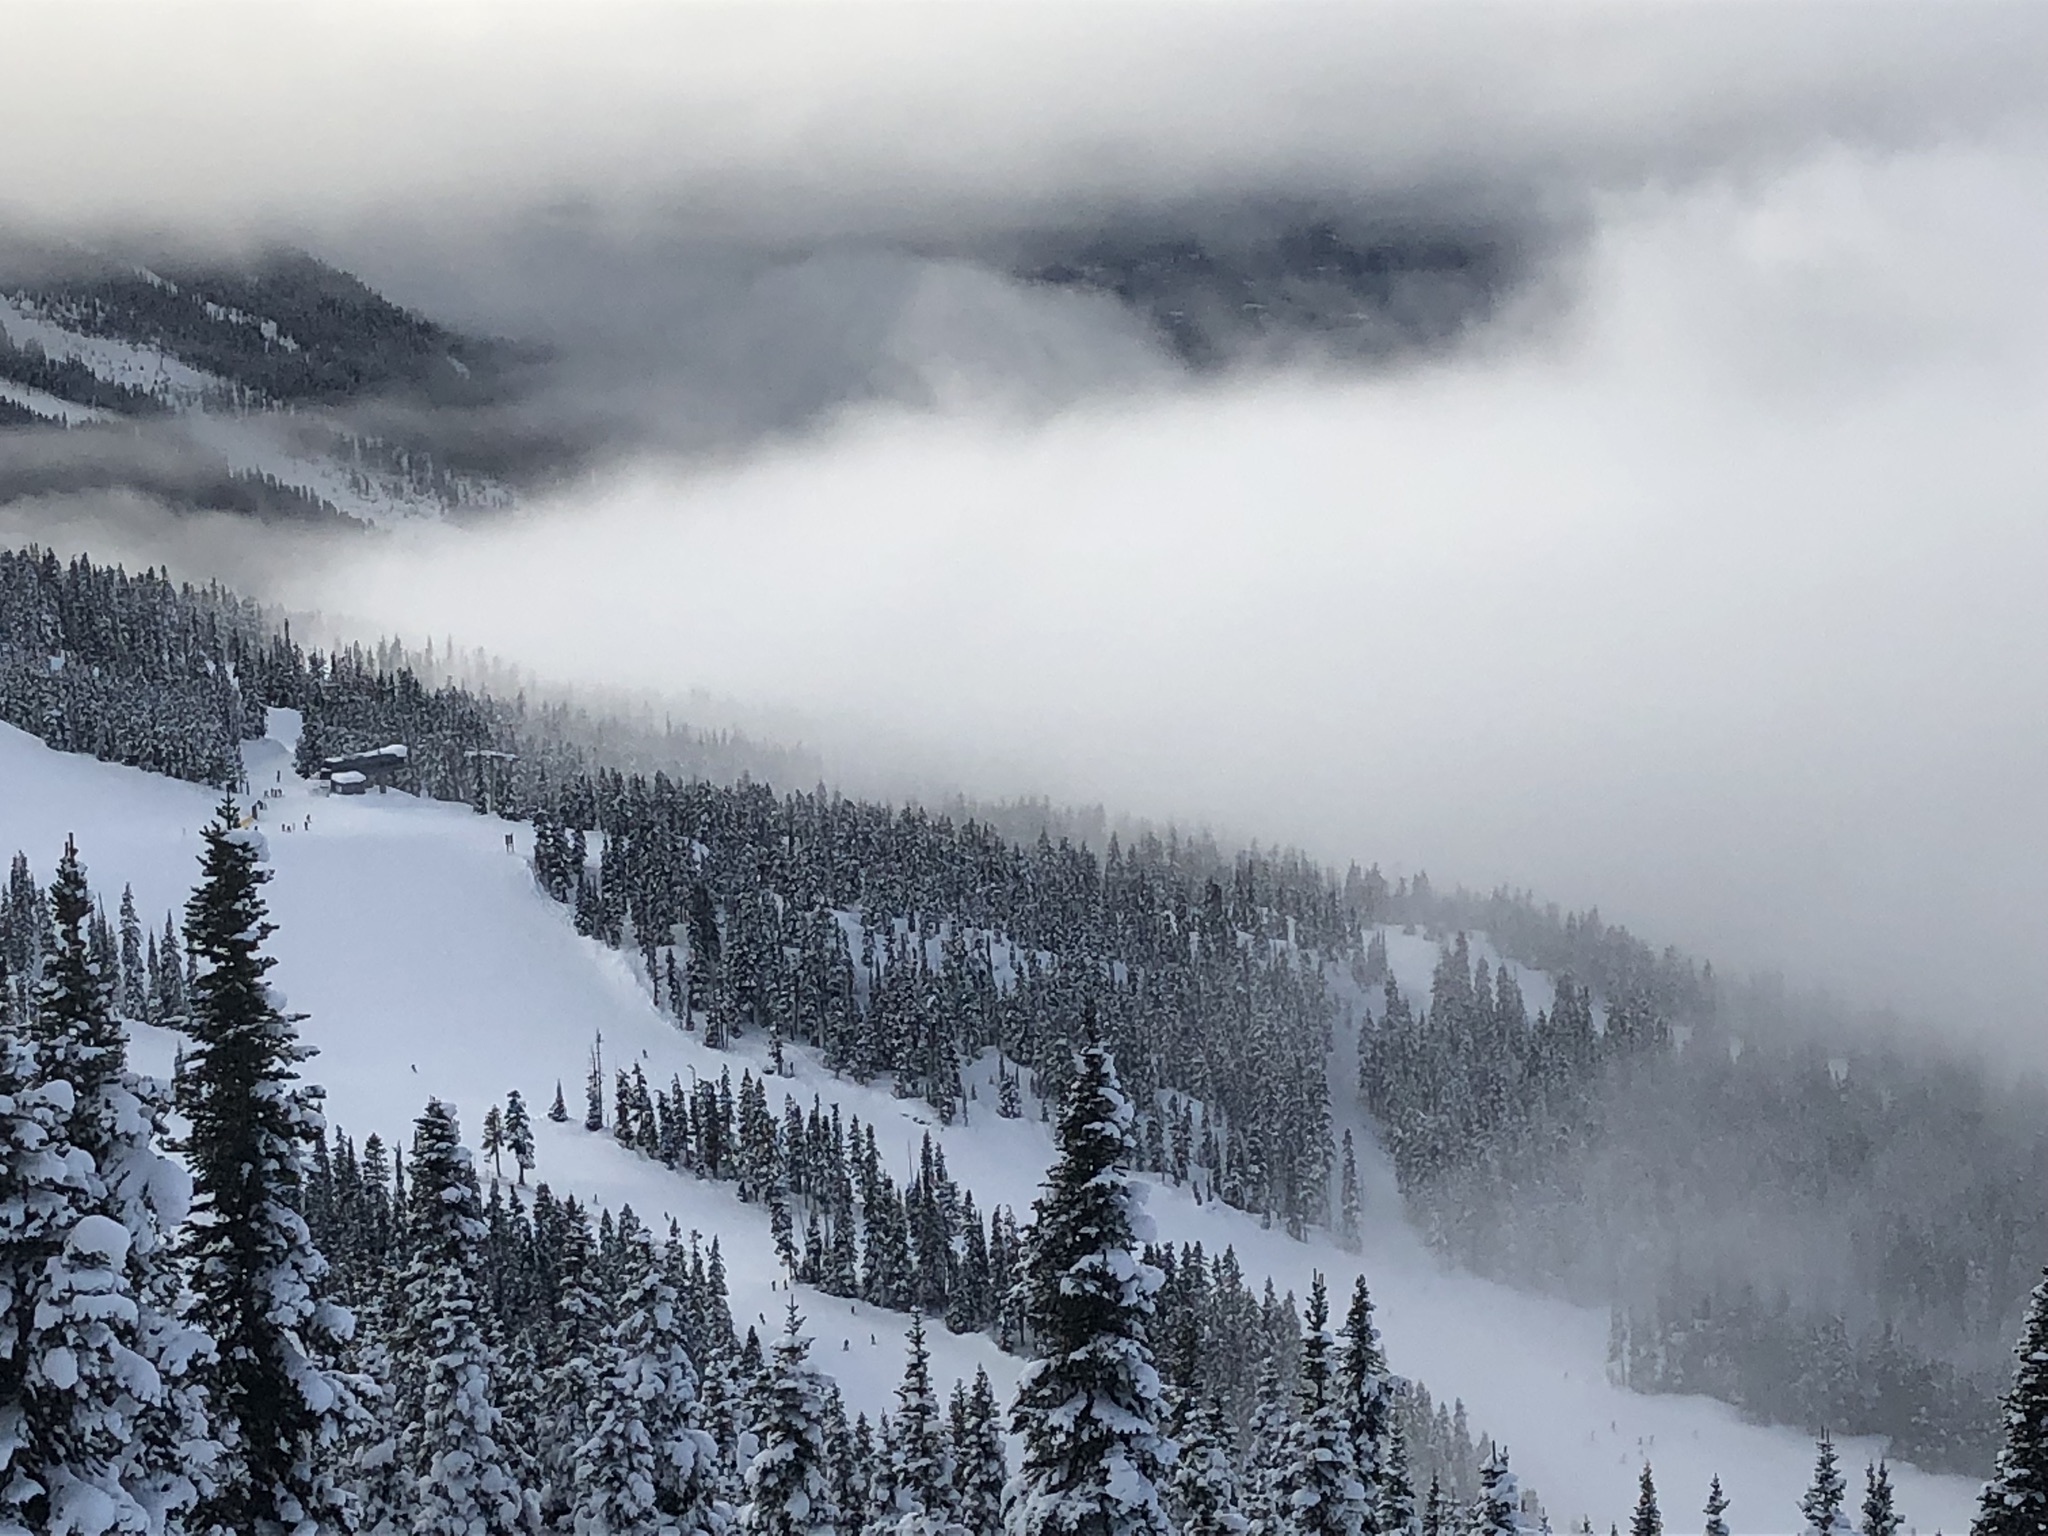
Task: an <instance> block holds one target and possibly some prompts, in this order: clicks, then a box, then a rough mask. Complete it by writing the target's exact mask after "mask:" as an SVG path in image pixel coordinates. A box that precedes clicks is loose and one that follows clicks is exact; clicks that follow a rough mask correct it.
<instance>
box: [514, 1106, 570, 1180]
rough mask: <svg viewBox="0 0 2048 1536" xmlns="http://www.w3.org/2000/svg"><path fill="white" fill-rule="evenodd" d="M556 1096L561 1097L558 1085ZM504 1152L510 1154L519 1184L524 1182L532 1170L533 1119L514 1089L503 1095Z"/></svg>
mask: <svg viewBox="0 0 2048 1536" xmlns="http://www.w3.org/2000/svg"><path fill="white" fill-rule="evenodd" d="M555 1093H556V1096H557V1097H558V1098H559V1097H560V1095H561V1088H560V1085H557V1086H556V1089H555ZM505 1150H506V1151H508V1152H510V1153H511V1154H512V1162H513V1164H514V1166H515V1167H517V1168H518V1170H519V1182H520V1183H521V1184H524V1183H525V1182H526V1175H527V1173H528V1172H529V1171H530V1170H531V1169H532V1168H533V1117H532V1116H531V1115H530V1114H528V1113H527V1109H526V1100H525V1099H524V1098H522V1097H520V1093H519V1090H518V1089H517V1088H514V1089H513V1090H512V1091H511V1092H510V1093H508V1094H506V1095H505Z"/></svg>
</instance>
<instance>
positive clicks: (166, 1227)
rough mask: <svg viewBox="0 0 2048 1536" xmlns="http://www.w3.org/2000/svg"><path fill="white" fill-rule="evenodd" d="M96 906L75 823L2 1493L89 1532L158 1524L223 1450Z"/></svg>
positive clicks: (48, 1006) (176, 1175) (60, 918)
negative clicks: (216, 1442)
mask: <svg viewBox="0 0 2048 1536" xmlns="http://www.w3.org/2000/svg"><path fill="white" fill-rule="evenodd" d="M130 907H131V911H130V915H131V916H132V903H131V904H130ZM92 915H93V903H92V898H91V893H90V891H89V890H88V888H87V885H86V879H85V871H84V867H83V865H82V864H81V863H80V861H79V858H78V851H77V848H76V846H75V845H74V844H72V843H71V842H69V841H68V840H67V842H66V844H65V849H64V856H63V859H62V861H61V863H60V864H59V866H58V871H57V879H56V882H55V883H54V884H53V885H52V887H51V890H50V900H49V916H50V928H49V931H48V934H47V936H46V938H45V940H44V947H45V949H46V953H45V954H44V956H43V958H42V962H41V971H42V976H41V983H40V985H39V987H38V988H37V992H36V998H35V1035H36V1049H35V1052H34V1068H33V1070H34V1072H35V1075H36V1076H37V1078H38V1079H39V1080H40V1081H39V1083H38V1085H37V1086H36V1087H34V1088H33V1089H28V1090H27V1092H26V1094H25V1095H24V1096H21V1097H19V1098H18V1099H17V1105H18V1107H28V1106H29V1105H31V1104H33V1105H36V1106H38V1107H39V1111H40V1112H39V1113H38V1114H37V1115H36V1116H35V1118H36V1119H37V1120H38V1122H39V1125H38V1135H37V1136H36V1138H35V1139H36V1140H38V1141H39V1142H40V1147H39V1148H38V1149H37V1151H36V1152H34V1153H33V1154H31V1158H30V1164H29V1166H39V1168H40V1176H39V1182H40V1189H37V1188H34V1187H31V1185H30V1184H29V1183H27V1182H25V1183H24V1185H23V1187H22V1189H21V1197H22V1200H23V1202H24V1203H23V1207H22V1209H23V1210H24V1212H26V1211H28V1210H38V1211H39V1212H40V1217H39V1220H38V1222H37V1225H38V1226H39V1228H40V1237H41V1241H40V1242H38V1243H36V1244H35V1246H34V1249H33V1254H32V1256H30V1255H24V1257H27V1258H28V1262H27V1263H26V1264H25V1265H24V1266H22V1267H21V1268H19V1269H16V1270H15V1271H14V1273H13V1275H12V1276H11V1277H10V1278H11V1283H10V1284H9V1286H8V1288H9V1289H10V1290H11V1291H12V1292H13V1294H14V1297H15V1299H16V1301H17V1303H18V1312H17V1315H18V1318H19V1324H20V1328H21V1334H20V1338H21V1341H22V1344H23V1345H24V1346H25V1347H23V1348H22V1350H21V1353H20V1355H19V1365H20V1375H19V1376H18V1378H16V1382H17V1384H16V1385H15V1387H14V1391H13V1392H10V1393H9V1394H8V1396H7V1398H5V1399H0V1401H10V1402H14V1403H17V1404H18V1408H19V1412H20V1414H21V1416H22V1424H23V1434H24V1439H25V1441H26V1444H25V1445H24V1446H23V1447H22V1449H23V1451H25V1452H26V1456H25V1457H24V1456H20V1455H18V1456H17V1457H16V1458H15V1472H16V1473H17V1474H19V1475H17V1476H15V1477H12V1478H10V1479H9V1480H8V1484H7V1492H6V1494H5V1495H4V1496H0V1506H4V1505H8V1504H11V1505H14V1506H16V1508H17V1509H18V1510H19V1511H20V1512H21V1513H23V1514H25V1515H26V1516H27V1518H28V1520H29V1523H31V1524H33V1525H37V1526H39V1527H41V1528H43V1529H48V1530H52V1531H58V1530H61V1531H66V1532H75V1533H78V1536H100V1533H102V1532H116V1531H120V1532H126V1531H141V1530H156V1529H160V1528H161V1527H162V1525H163V1523H164V1521H165V1520H166V1519H172V1518H176V1517H178V1516H180V1515H181V1514H182V1513H183V1512H184V1511H185V1510H186V1509H188V1508H189V1507H190V1506H191V1504H192V1503H193V1501H194V1499H195V1498H196V1497H197V1496H198V1494H199V1492H200V1487H201V1484H202V1482H203V1480H204V1479H205V1477H206V1476H207V1473H208V1471H209V1469H210V1467H211V1466H212V1464H213V1461H214V1446H213V1444H212V1442H211V1440H210V1438H209V1435H208V1427H207V1423H206V1417H205V1414H204V1411H203V1407H202V1404H201V1400H200V1398H199V1395H198V1393H197V1391H196V1390H195V1388H194V1384H193V1382H192V1379H191V1367H192V1365H193V1363H194V1361H195V1360H196V1359H199V1358H201V1357H203V1356H204V1354H205V1352H206V1350H207V1347H208V1340H207V1339H206V1337H205V1335H204V1334H203V1333H202V1332H199V1331H198V1330H195V1329H192V1328H190V1327H187V1326H185V1325H184V1324H183V1323H182V1322H181V1321H180V1320H179V1318H178V1316H177V1308H178V1300H179V1278H178V1273H177V1270H176V1267H175V1266H174V1265H173V1264H172V1262H171V1259H170V1255H169V1251H168V1247H169V1237H170V1233H171V1232H172V1231H173V1230H174V1229H175V1227H176V1226H177V1224H178V1222H179V1221H180V1220H181V1219H182V1218H183V1216H184V1215H185V1211H186V1207H187V1204H188V1201H189V1196H190V1182H189V1180H188V1179H187V1177H186V1175H185V1173H184V1170H183V1169H181V1168H180V1167H178V1166H177V1165H176V1164H175V1163H173V1162H171V1161H170V1159H168V1158H166V1157H165V1156H164V1155H163V1154H162V1153H160V1152H159V1151H158V1150H157V1147H156V1142H157V1139H158V1137H159V1135H160V1134H161V1130H162V1125H163V1117H164V1113H165V1109H166V1103H167V1099H168V1095H167V1094H166V1093H165V1091H164V1090H163V1088H162V1086H161V1085H160V1084H158V1083H156V1082H155V1081H154V1080H153V1079H149V1078H145V1077H141V1076H139V1075H137V1074H136V1073H134V1072H132V1071H131V1070H129V1067H128V1063H127V1057H126V1037H125V1032H124V1030H123V1027H122V1025H121V1024H120V1022H119V1021H118V1019H117V1018H116V1017H115V1014H114V1009H115V993H116V985H117V979H118V978H117V974H116V973H117V971H118V969H119V967H118V962H117V960H116V959H115V956H114V953H113V945H112V943H111V942H110V940H109V939H108V938H107V937H106V936H102V938H101V940H100V941H99V942H97V943H95V942H94V941H93V939H92V937H91V929H90V927H89V924H90V922H91V919H92ZM138 938H139V930H138ZM25 1065H26V1061H25V1060H23V1061H17V1064H16V1068H15V1070H17V1071H19V1070H20V1069H21V1068H22V1067H23V1066H25ZM23 1086H24V1087H26V1084H25V1083H24V1084H23ZM23 1171H24V1172H26V1171H28V1167H24V1169H23ZM9 1267H10V1269H12V1268H13V1266H9ZM17 1393H18V1396H16V1395H15V1394H17ZM31 1464H33V1470H31Z"/></svg>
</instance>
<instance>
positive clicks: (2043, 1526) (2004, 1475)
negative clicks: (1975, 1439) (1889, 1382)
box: [1970, 1273, 2048, 1536]
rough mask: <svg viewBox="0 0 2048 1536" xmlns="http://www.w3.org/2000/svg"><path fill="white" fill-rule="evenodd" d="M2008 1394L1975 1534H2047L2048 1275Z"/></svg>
mask: <svg viewBox="0 0 2048 1536" xmlns="http://www.w3.org/2000/svg"><path fill="white" fill-rule="evenodd" d="M2015 1353H2016V1354H2017V1355H2018V1356H2019V1365H2018V1367H2017V1368H2016V1369H2015V1370H2014V1372H2013V1378H2012V1388H2011V1390H2010V1391H2008V1392H2007V1393H2006V1395H2005V1443H2004V1444H2003V1445H2002V1446H2001V1447H2000V1448H1999V1452H1998V1465H1997V1467H1996V1469H1995V1470H1994V1471H1993V1472H1992V1475H1991V1481H1990V1482H1988V1483H1986V1484H1985V1485H1984V1493H1983V1496H1982V1498H1980V1499H1979V1500H1978V1504H1977V1518H1976V1520H1975V1521H1973V1522H1972V1523H1971V1526H1970V1536H2043V1533H2044V1532H2048V1273H2044V1274H2043V1275H2042V1278H2041V1283H2040V1284H2039V1285H2037V1286H2035V1287H2034V1295H2033V1299H2032V1300H2031V1301H2029V1303H2028V1304H2027V1320H2026V1323H2025V1325H2024V1326H2023V1327H2022V1329H2021V1331H2020V1342H2019V1347H2018V1349H2017V1350H2016V1351H2015Z"/></svg>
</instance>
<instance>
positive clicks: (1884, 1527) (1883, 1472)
mask: <svg viewBox="0 0 2048 1536" xmlns="http://www.w3.org/2000/svg"><path fill="white" fill-rule="evenodd" d="M1904 1524H1905V1521H1903V1520H1901V1519H1900V1518H1899V1512H1898V1509H1897V1508H1896V1506H1895V1505H1894V1503H1893V1501H1892V1474H1891V1469H1890V1468H1889V1467H1887V1466H1886V1465H1885V1464H1884V1462H1883V1461H1882V1460H1878V1461H1875V1462H1872V1463H1871V1464H1870V1465H1868V1466H1866V1467H1865V1468H1864V1469H1863V1520H1862V1522H1861V1523H1860V1524H1859V1525H1858V1526H1857V1527H1856V1529H1857V1532H1858V1536H1899V1527H1900V1526H1902V1525H1904Z"/></svg>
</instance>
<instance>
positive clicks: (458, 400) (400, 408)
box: [0, 246, 540, 525]
mask: <svg viewBox="0 0 2048 1536" xmlns="http://www.w3.org/2000/svg"><path fill="white" fill-rule="evenodd" d="M539 361H540V358H539V355H538V354H536V353H535V352H534V351H532V349H527V348H520V347H517V346H515V345H513V344H511V343H507V342H503V341H492V340H483V339H479V338H476V337H471V336H465V335H462V334H460V333H458V332H455V331H452V330H450V329H448V328H447V327H445V326H442V325H440V324H437V323H436V322H434V321H432V320H430V319H427V318H426V317H424V316H421V315H417V314H414V313H412V312H411V311H409V310H406V309H403V308H401V307H399V306H398V305H396V304H393V303H391V302H390V301H389V300H387V299H385V298H383V297H382V296H381V295H379V294H378V293H377V292H376V291H375V290H373V289H371V288H370V287H369V286H368V285H367V284H365V283H363V282H362V281H361V280H360V279H358V278H356V277H354V276H352V275H351V274H349V273H347V272H344V271H341V270H340V269H339V268H336V267H333V266H330V265H329V264H327V263H325V262H323V261H321V260H319V259H318V258H316V257H314V256H311V255H309V254H307V253H305V252H302V251H295V250H288V249H273V250H270V251H266V252H264V253H261V254H259V255H257V256H255V257H253V258H250V259H248V260H246V261H242V262H221V261H200V260H193V259H183V260H175V261H173V260H161V259H159V260H154V261H147V262H146V261H142V260H137V259H127V258H123V257H117V256H114V255H111V254H108V253H105V252H97V251H86V250H81V249H76V248H63V249H58V248H51V247H38V248H26V247H18V246H17V247H14V248H11V249H0V426H4V427H11V428H13V429H15V430H14V432H13V434H12V439H11V441H10V442H9V450H10V451H9V453H8V454H7V455H6V458H5V461H4V463H0V501H6V500H12V499H19V498H22V497H26V496H44V495H57V494H65V493H78V492H85V491H96V490H105V489H110V488H117V487H123V488H128V489H132V490H135V491H138V492H141V493H143V494H146V495H150V496H153V497H155V498H157V499H160V500H163V501H166V502H168V503H170V504H172V505H174V506H179V507H186V508H192V509H208V510H221V511H232V512H242V513H250V514H254V515H257V516H263V517H273V518H287V519H294V520H313V521H322V522H328V523H331V524H335V525H344V524H351V523H367V524H389V523H395V522H402V521H408V520H415V519H419V518H435V517H441V516H445V515H448V514H449V513H452V512H459V511H463V510H469V509H479V508H491V507H499V506H505V505H509V503H510V502H511V500H512V495H513V491H512V486H511V484H510V477H509V476H508V475H507V474H506V473H505V472H504V471H505V462H506V461H505V456H504V454H503V453H502V452H501V451H499V448H498V447H497V446H496V445H494V443H493V438H494V436H498V435H501V434H496V433H494V432H493V431H491V430H483V431H479V430H478V427H479V424H480V423H482V424H485V425H486V426H488V423H489V421H490V418H491V415H492V413H493V412H496V411H500V410H502V409H503V408H505V407H506V406H508V405H509V404H510V403H511V402H512V401H513V400H515V399H516V398H517V397H518V395H519V393H520V390H521V387H522V380H523V376H524V372H525V370H528V369H530V368H531V367H532V366H533V365H535V364H536V363H537V362H539ZM38 429H40V430H38ZM51 429H55V430H54V431H52V430H51Z"/></svg>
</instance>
